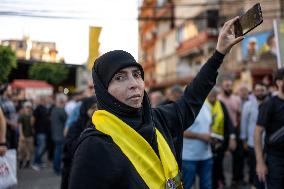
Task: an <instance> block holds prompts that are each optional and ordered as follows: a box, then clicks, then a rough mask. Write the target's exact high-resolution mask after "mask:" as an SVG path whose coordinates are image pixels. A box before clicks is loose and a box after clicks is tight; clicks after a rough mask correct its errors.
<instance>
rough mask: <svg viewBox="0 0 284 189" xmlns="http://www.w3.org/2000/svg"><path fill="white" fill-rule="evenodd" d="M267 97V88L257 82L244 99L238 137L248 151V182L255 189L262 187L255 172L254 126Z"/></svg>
mask: <svg viewBox="0 0 284 189" xmlns="http://www.w3.org/2000/svg"><path fill="white" fill-rule="evenodd" d="M266 97H267V88H266V86H265V85H264V84H262V83H257V84H255V86H254V90H253V96H252V98H250V100H248V101H246V102H245V103H244V105H243V109H242V117H241V134H240V138H241V139H242V140H243V144H244V149H245V150H247V153H248V165H249V182H250V183H251V184H252V185H254V186H255V187H256V188H257V189H262V188H264V185H263V183H260V182H259V181H258V179H257V177H256V174H255V166H256V162H255V153H254V142H253V135H254V129H255V126H256V121H257V116H258V108H259V106H260V105H261V104H262V102H263V101H264V100H265V98H266Z"/></svg>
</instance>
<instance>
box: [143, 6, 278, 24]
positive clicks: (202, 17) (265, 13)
mask: <svg viewBox="0 0 284 189" xmlns="http://www.w3.org/2000/svg"><path fill="white" fill-rule="evenodd" d="M279 11H280V9H270V10H265V11H263V12H262V13H263V16H264V19H266V18H276V16H273V15H267V14H271V13H274V14H275V13H276V12H279ZM234 16H237V15H226V16H223V15H222V16H219V18H221V19H222V18H228V17H234ZM208 18H209V17H208V16H206V15H201V16H200V15H199V16H195V17H175V16H162V17H155V16H147V17H138V20H139V21H168V20H172V19H174V20H206V19H208Z"/></svg>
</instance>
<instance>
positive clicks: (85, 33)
mask: <svg viewBox="0 0 284 189" xmlns="http://www.w3.org/2000/svg"><path fill="white" fill-rule="evenodd" d="M138 4H139V0H48V1H42V0H0V40H4V39H22V37H23V35H28V36H30V38H31V39H32V40H36V41H49V42H56V45H57V50H58V53H59V56H60V57H61V56H63V57H64V58H65V61H66V63H71V64H83V63H85V62H86V61H87V58H88V48H89V40H88V37H89V26H100V27H102V32H101V35H100V39H99V41H100V44H101V45H100V53H105V52H107V51H110V50H114V49H123V50H126V51H128V52H130V53H131V54H132V55H133V56H134V57H135V58H136V59H137V58H138V20H137V17H138Z"/></svg>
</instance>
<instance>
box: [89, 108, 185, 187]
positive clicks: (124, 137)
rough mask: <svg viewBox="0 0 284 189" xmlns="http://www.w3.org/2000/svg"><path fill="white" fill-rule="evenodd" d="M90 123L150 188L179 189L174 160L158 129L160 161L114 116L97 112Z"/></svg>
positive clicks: (135, 133)
mask: <svg viewBox="0 0 284 189" xmlns="http://www.w3.org/2000/svg"><path fill="white" fill-rule="evenodd" d="M92 122H93V124H94V125H95V128H96V129H97V130H99V131H101V132H102V133H104V134H107V135H109V136H111V138H112V139H113V141H114V142H115V143H116V144H117V145H118V146H119V148H120V149H121V151H122V152H123V153H124V154H125V155H126V156H127V158H128V159H129V160H130V161H131V163H132V164H133V166H134V167H135V169H136V170H137V172H138V173H139V175H140V176H141V177H142V179H143V180H144V182H145V183H146V184H147V186H148V187H149V188H150V189H165V188H182V184H181V181H180V177H179V169H178V164H177V162H176V159H175V157H174V155H173V153H172V151H171V149H170V147H169V145H168V143H167V142H166V140H165V139H164V137H163V135H162V134H161V133H160V132H159V131H158V130H157V129H156V135H157V143H158V150H159V155H160V158H161V160H160V159H159V157H158V156H157V154H156V153H155V151H154V150H153V149H152V147H151V146H150V144H149V143H148V142H147V141H146V140H145V139H144V138H143V137H142V136H141V135H140V134H139V133H137V132H136V131H135V130H134V129H132V128H131V127H130V126H129V125H127V124H126V123H124V122H123V121H122V120H120V119H119V118H118V117H116V116H115V115H113V114H111V113H109V112H107V111H105V110H98V111H96V112H95V113H94V114H93V116H92Z"/></svg>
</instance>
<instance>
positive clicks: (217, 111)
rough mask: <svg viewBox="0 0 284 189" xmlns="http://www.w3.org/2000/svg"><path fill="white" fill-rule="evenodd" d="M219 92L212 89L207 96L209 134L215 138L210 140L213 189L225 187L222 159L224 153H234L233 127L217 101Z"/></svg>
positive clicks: (221, 104) (226, 113)
mask: <svg viewBox="0 0 284 189" xmlns="http://www.w3.org/2000/svg"><path fill="white" fill-rule="evenodd" d="M219 92H220V90H219V88H217V87H214V88H213V89H212V90H211V91H210V93H209V95H208V98H207V100H208V103H209V105H210V106H211V117H212V124H211V132H212V133H213V134H214V135H213V136H215V137H214V138H212V139H211V140H212V147H213V149H212V150H213V155H214V156H213V175H212V176H213V180H212V185H213V188H222V187H224V186H225V185H226V183H225V177H224V171H223V159H224V154H225V152H226V151H228V150H230V151H234V150H235V148H236V145H237V143H236V139H235V138H236V133H235V127H234V126H233V124H232V121H231V118H230V116H229V113H228V111H227V108H226V106H225V105H224V104H223V103H222V102H221V101H220V100H218V99H217V96H218V94H219Z"/></svg>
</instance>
